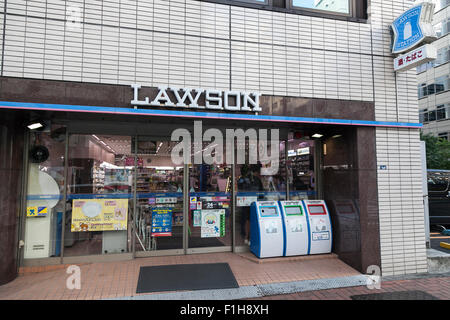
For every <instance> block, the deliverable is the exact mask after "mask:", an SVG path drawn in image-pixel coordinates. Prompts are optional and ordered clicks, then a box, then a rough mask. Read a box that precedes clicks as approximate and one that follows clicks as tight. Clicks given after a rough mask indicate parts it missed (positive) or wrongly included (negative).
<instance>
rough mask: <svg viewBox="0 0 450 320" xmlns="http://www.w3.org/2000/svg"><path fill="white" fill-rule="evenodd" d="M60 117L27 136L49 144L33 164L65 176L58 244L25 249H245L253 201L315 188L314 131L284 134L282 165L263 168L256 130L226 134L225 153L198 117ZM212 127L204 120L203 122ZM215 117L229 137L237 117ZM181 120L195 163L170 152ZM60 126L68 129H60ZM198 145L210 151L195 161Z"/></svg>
mask: <svg viewBox="0 0 450 320" xmlns="http://www.w3.org/2000/svg"><path fill="white" fill-rule="evenodd" d="M53 127H54V128H52V130H51V131H50V132H43V133H37V132H36V133H33V134H32V136H31V138H30V143H31V144H43V145H45V146H46V147H47V149H48V151H49V154H50V157H49V159H48V160H47V161H45V162H42V163H38V164H35V163H30V169H29V170H30V172H31V171H32V172H35V171H42V172H46V173H48V174H49V175H51V176H52V177H54V178H55V179H56V181H57V182H58V185H59V186H60V187H59V189H60V191H59V194H60V195H59V196H58V197H59V198H60V199H61V201H60V204H59V207H58V206H55V210H54V211H55V212H56V213H55V214H54V215H52V217H53V216H54V217H55V218H54V219H53V220H51V219H48V224H49V226H48V228H49V229H51V230H55V231H54V232H52V233H50V237H51V238H52V237H53V238H52V239H53V240H51V241H54V245H53V246H54V247H55V248H56V249H54V250H53V251H52V250H49V251H48V252H47V251H46V252H44V253H42V252H41V253H40V255H37V253H35V252H34V251H33V253H31V252H32V247H30V248H28V247H27V248H26V249H27V250H28V251H26V254H25V258H26V259H30V258H46V257H56V256H60V257H73V258H75V257H82V256H104V255H108V254H129V255H133V256H136V257H148V256H159V255H182V254H194V253H206V252H242V251H248V250H249V234H250V226H249V217H250V207H251V204H252V202H254V201H261V200H275V201H277V200H286V199H314V198H316V184H315V176H316V175H315V171H314V168H315V161H314V156H315V153H316V152H315V143H314V141H313V140H311V139H308V138H299V139H296V138H295V137H289V136H288V134H283V135H281V134H280V136H279V140H276V143H275V144H274V145H272V147H274V146H277V148H275V149H278V150H277V151H278V153H277V156H276V158H275V159H273V160H274V161H273V163H272V165H275V166H276V168H277V170H275V171H274V172H272V173H271V174H267V173H266V174H264V170H266V169H268V167H270V164H267V163H266V164H265V163H264V162H263V163H261V161H260V159H257V161H256V162H255V161H252V160H251V159H250V155H252V154H253V153H252V152H254V151H252V150H251V148H250V146H249V143H250V140H249V139H244V140H245V143H244V144H241V145H240V144H239V143H238V141H239V140H238V139H235V140H233V141H232V143H231V145H230V144H224V145H223V152H224V153H223V154H222V158H223V159H222V161H219V160H220V159H219V158H217V157H216V154H215V152H217V150H219V149H217V150H215V151H214V152H212V153H208V151H210V150H209V149H212V148H213V147H212V146H214V143H212V142H211V141H206V142H205V141H201V145H200V147H196V146H194V142H193V141H194V140H195V139H194V134H193V132H194V130H193V128H192V122H187V121H186V122H184V123H172V124H166V123H161V124H159V125H158V124H153V125H152V126H151V127H145V126H143V127H139V128H134V127H131V126H130V125H129V124H123V126H119V125H117V126H112V125H111V126H107V125H103V126H102V127H101V128H99V127H98V122H93V123H92V124H90V123H89V122H76V121H73V122H71V123H70V124H68V125H66V127H64V125H55V126H53ZM212 127H214V126H213V125H212V124H208V125H204V127H203V131H205V132H206V131H207V130H209V129H211V128H212ZM217 127H218V128H220V129H219V130H220V131H221V132H222V134H223V137H224V138H225V137H226V135H225V133H226V130H235V129H234V128H235V127H237V124H229V125H225V126H224V125H223V124H222V126H220V125H217ZM61 128H62V129H61ZM141 128H142V130H140V129H141ZM178 128H185V129H183V130H186V132H189V133H190V134H191V137H192V138H193V139H192V141H191V142H190V144H191V148H190V150H189V153H190V156H191V158H192V159H191V160H192V161H191V163H190V164H184V163H181V164H180V163H176V162H174V161H175V160H174V158H173V157H172V153H173V152H172V151H173V150H174V148H175V147H177V146H179V145H180V140H178V141H171V139H172V132H173V131H174V130H176V129H178ZM262 128H264V127H262ZM58 130H60V131H61V132H63V133H64V134H60V135H58V136H56V135H55V132H59V131H58ZM249 130H250V129H249ZM252 130H253V129H252ZM258 130H259V129H255V131H257V132H258V133H259V131H258ZM66 132H67V134H66ZM286 132H287V130H286ZM258 137H259V136H257V138H258ZM56 138H58V143H57V142H56V140H55V139H56ZM242 150H243V153H242V154H243V155H244V160H243V161H242V160H240V159H239V152H241V151H242ZM272 151H275V150H269V153H270V154H272ZM198 152H201V153H202V154H203V156H202V157H201V158H200V161H195V159H194V158H195V155H196V153H198ZM227 152H228V154H227ZM208 155H209V156H210V157H209V159H208V157H207V156H208ZM211 158H212V159H213V160H211ZM65 159H67V161H65ZM253 160H254V159H253ZM33 170H34V171H33ZM58 179H59V180H58ZM33 181H34V180H33V179H30V183H33ZM30 190H32V191H33V190H34V189H32V188H31V189H30ZM42 192H44V191H42ZM47 193H48V192H47V191H45V192H44V194H47ZM55 197H56V196H55ZM35 198H36V199H37V198H39V199H41V198H42V197H41V196H39V195H36V194H35V192H34V191H33V192H32V193H29V194H28V198H27V199H29V203H27V206H28V207H32V206H38V205H40V203H37V204H35V202H32V201H35V200H34V199H35ZM63 200H64V201H63ZM94 211H95V212H94ZM97 211H98V212H97ZM94 213H96V214H95V215H94ZM42 221H44V220H43V219H41V220H37V219H31V218H27V221H26V222H27V223H26V226H25V229H26V236H27V243H34V242H36V243H38V242H39V241H41V239H40V238H42V236H41V233H42V232H40V231H39V230H43V229H42V228H38V227H37V226H35V225H34V224H33V223H35V224H36V223H37V222H42ZM46 221H47V220H46ZM44 240H45V239H44ZM44 240H42V241H41V242H43V241H44ZM46 241H47V242H48V239H47V240H46ZM51 241H50V242H51ZM39 243H40V242H39ZM58 245H59V248H60V249H57V248H58ZM36 246H37V245H36Z"/></svg>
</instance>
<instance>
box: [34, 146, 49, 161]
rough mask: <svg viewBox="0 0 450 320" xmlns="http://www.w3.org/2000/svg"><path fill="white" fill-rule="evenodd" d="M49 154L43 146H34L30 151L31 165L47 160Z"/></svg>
mask: <svg viewBox="0 0 450 320" xmlns="http://www.w3.org/2000/svg"><path fill="white" fill-rule="evenodd" d="M49 156H50V153H49V152H48V149H47V148H46V147H44V146H34V147H33V148H31V150H30V161H31V162H32V163H41V162H44V161H45V160H47V159H48V157H49Z"/></svg>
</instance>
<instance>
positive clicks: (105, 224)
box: [71, 199, 128, 232]
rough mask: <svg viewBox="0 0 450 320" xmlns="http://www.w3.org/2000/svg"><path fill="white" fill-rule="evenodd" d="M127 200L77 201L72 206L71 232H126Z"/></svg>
mask: <svg viewBox="0 0 450 320" xmlns="http://www.w3.org/2000/svg"><path fill="white" fill-rule="evenodd" d="M127 221H128V199H88V200H86V199H83V200H81V199H79V200H73V204H72V227H71V231H72V232H83V231H114V230H127Z"/></svg>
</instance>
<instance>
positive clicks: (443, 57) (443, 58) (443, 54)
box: [434, 47, 448, 67]
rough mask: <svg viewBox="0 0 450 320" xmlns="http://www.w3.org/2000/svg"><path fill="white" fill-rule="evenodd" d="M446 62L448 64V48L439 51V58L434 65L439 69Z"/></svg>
mask: <svg viewBox="0 0 450 320" xmlns="http://www.w3.org/2000/svg"><path fill="white" fill-rule="evenodd" d="M446 62H448V47H445V48H441V49H439V50H438V51H437V58H436V60H435V63H434V65H435V66H436V67H438V66H440V65H441V64H444V63H446Z"/></svg>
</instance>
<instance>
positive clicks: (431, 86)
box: [426, 83, 436, 96]
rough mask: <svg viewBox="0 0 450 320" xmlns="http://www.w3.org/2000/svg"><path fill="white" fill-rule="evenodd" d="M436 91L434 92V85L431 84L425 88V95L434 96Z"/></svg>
mask: <svg viewBox="0 0 450 320" xmlns="http://www.w3.org/2000/svg"><path fill="white" fill-rule="evenodd" d="M435 92H436V91H435V85H434V83H433V84H429V85H428V86H427V93H426V95H428V96H429V95H430V94H434V93H435Z"/></svg>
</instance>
